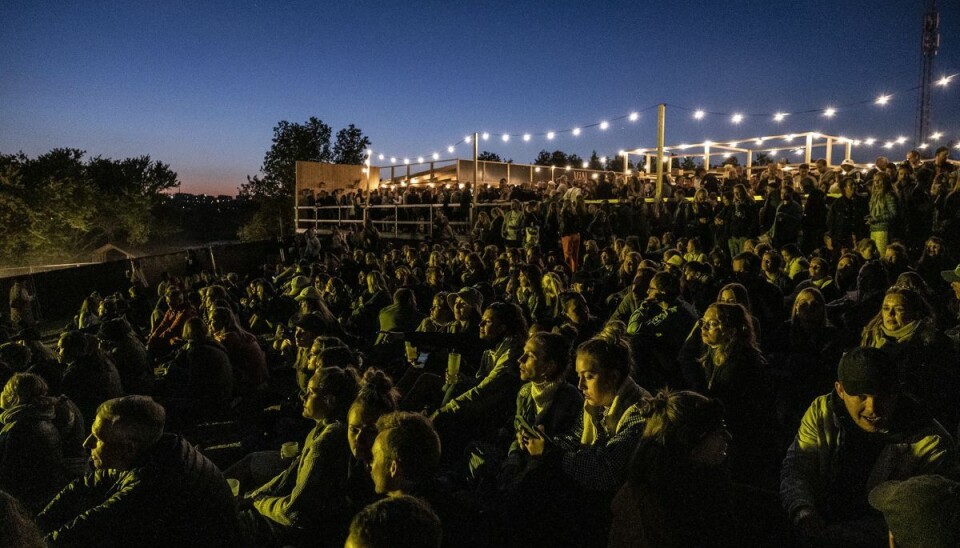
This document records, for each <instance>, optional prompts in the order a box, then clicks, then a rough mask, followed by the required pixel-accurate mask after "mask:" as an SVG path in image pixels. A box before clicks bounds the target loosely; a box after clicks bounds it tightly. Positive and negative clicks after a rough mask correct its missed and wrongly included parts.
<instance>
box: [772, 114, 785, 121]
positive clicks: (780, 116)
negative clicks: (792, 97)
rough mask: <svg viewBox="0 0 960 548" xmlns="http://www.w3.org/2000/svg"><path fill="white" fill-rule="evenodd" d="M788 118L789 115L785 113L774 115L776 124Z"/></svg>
mask: <svg viewBox="0 0 960 548" xmlns="http://www.w3.org/2000/svg"><path fill="white" fill-rule="evenodd" d="M786 117H787V113H785V112H778V113H776V114H774V115H773V121H774V122H782V121H783V119H784V118H786Z"/></svg>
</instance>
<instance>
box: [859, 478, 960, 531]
mask: <svg viewBox="0 0 960 548" xmlns="http://www.w3.org/2000/svg"><path fill="white" fill-rule="evenodd" d="M867 500H868V501H869V502H870V506H873V507H874V508H876V509H877V510H880V511H881V512H883V517H884V519H885V520H886V521H887V527H888V528H889V529H890V532H891V533H893V538H894V540H895V541H896V543H897V546H904V547H907V548H909V547H914V546H923V547H924V548H940V547H944V548H946V547H948V546H960V483H957V482H956V481H953V480H950V479H947V478H945V477H943V476H915V477H912V478H910V479H906V480H902V481H886V482H884V483H881V484H880V485H878V486H877V487H876V488H874V489H873V491H870V496H869V497H868V498H867Z"/></svg>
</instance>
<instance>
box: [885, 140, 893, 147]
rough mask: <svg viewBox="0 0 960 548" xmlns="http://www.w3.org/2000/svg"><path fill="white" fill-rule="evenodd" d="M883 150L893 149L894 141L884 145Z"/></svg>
mask: <svg viewBox="0 0 960 548" xmlns="http://www.w3.org/2000/svg"><path fill="white" fill-rule="evenodd" d="M883 148H893V141H887V142H886V143H884V145H883Z"/></svg>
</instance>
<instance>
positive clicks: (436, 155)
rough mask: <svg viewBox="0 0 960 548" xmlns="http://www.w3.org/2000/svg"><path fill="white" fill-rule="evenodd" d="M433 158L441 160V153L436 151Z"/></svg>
mask: <svg viewBox="0 0 960 548" xmlns="http://www.w3.org/2000/svg"><path fill="white" fill-rule="evenodd" d="M432 158H433V159H434V160H439V159H440V155H439V154H437V153H436V152H434V153H433V156H432Z"/></svg>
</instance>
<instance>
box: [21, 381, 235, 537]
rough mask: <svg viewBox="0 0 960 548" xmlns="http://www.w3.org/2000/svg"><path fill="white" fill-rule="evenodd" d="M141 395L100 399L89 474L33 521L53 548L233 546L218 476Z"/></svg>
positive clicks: (227, 499) (229, 509)
mask: <svg viewBox="0 0 960 548" xmlns="http://www.w3.org/2000/svg"><path fill="white" fill-rule="evenodd" d="M165 420H166V413H165V412H164V409H163V407H161V406H160V405H159V404H157V403H156V402H154V401H153V400H151V399H150V398H148V397H146V396H126V397H123V398H115V399H112V400H108V401H106V402H104V403H103V404H102V405H101V406H100V408H99V409H98V411H97V414H96V419H95V420H94V421H93V428H92V429H91V431H92V433H91V434H90V436H89V437H88V438H87V440H86V442H85V445H86V447H87V448H88V449H89V450H90V457H91V460H92V462H93V466H94V469H95V470H94V472H92V473H90V474H87V475H86V476H84V477H83V478H81V479H78V480H75V481H74V482H72V483H71V484H70V485H68V486H67V487H65V488H64V489H63V490H62V491H60V493H59V494H58V495H57V496H56V497H54V499H53V500H52V501H51V502H50V503H49V504H48V505H47V507H46V508H45V509H44V510H43V511H42V512H41V513H40V515H39V516H37V522H38V525H39V526H40V529H41V530H42V531H44V532H46V533H47V536H46V539H45V540H46V541H47V543H48V544H49V545H50V546H145V547H153V546H155V547H157V548H162V547H169V546H223V547H230V546H237V545H238V543H239V542H240V539H239V537H238V535H237V531H238V527H237V519H236V517H237V513H236V504H235V503H234V501H233V497H232V496H231V493H230V487H229V486H228V485H227V482H226V480H225V479H224V477H223V475H222V474H221V473H220V471H219V470H218V469H217V467H216V466H215V465H214V464H213V463H212V462H210V461H209V460H208V459H207V458H206V457H205V456H203V454H202V453H200V452H199V451H198V450H197V449H196V448H194V447H193V446H192V445H190V444H189V443H187V441H186V440H184V439H183V438H182V437H180V436H177V435H174V434H165V433H164V432H163V429H164V422H165Z"/></svg>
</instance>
